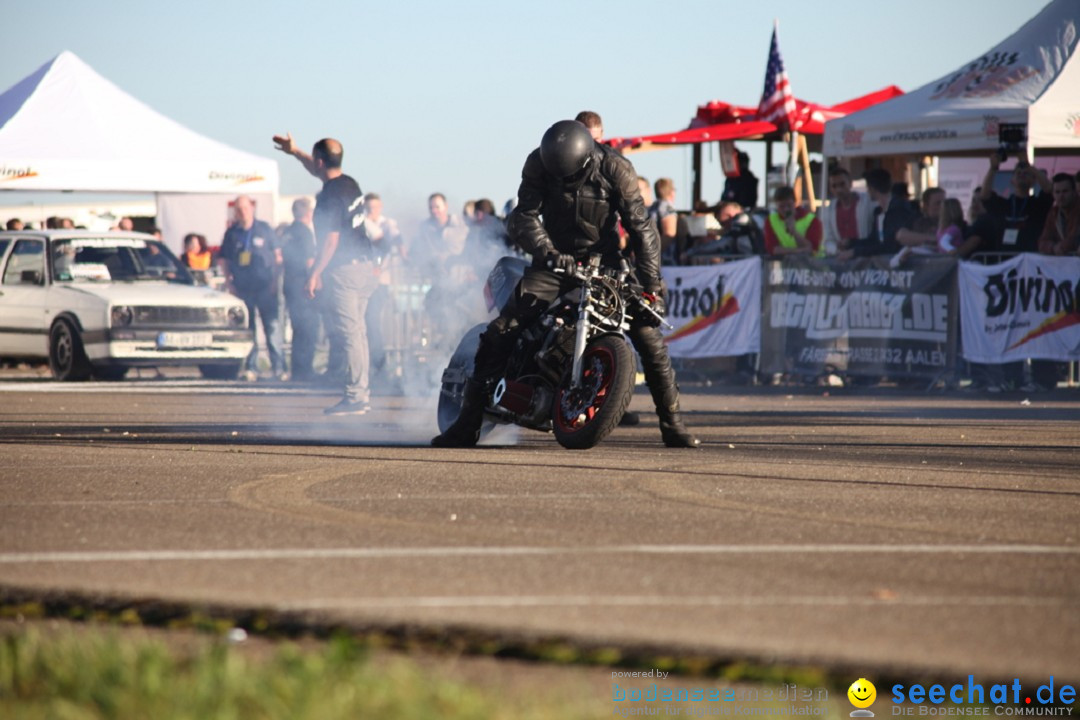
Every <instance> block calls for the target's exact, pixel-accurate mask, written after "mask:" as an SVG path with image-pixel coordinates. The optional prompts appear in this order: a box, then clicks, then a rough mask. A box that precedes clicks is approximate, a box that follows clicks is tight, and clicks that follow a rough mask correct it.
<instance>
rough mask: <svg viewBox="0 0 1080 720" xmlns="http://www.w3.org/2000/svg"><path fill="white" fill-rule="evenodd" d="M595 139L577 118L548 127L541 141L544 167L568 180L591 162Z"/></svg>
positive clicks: (558, 176)
mask: <svg viewBox="0 0 1080 720" xmlns="http://www.w3.org/2000/svg"><path fill="white" fill-rule="evenodd" d="M593 145H595V141H594V140H593V138H592V134H591V133H590V132H589V129H588V128H587V127H585V126H584V125H582V124H581V123H579V122H578V121H576V120H560V121H559V122H557V123H555V124H554V125H552V126H551V127H550V128H548V130H547V132H546V133H544V138H543V140H541V141H540V159H541V160H542V161H543V163H544V169H545V170H547V171H548V172H549V173H551V174H552V175H554V176H555V177H557V178H559V179H561V180H566V179H569V178H572V177H573V176H574V175H575V174H577V173H579V172H581V170H583V169H584V168H585V166H586V165H587V164H588V163H589V157H590V155H591V154H592V150H593Z"/></svg>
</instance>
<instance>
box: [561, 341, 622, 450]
mask: <svg viewBox="0 0 1080 720" xmlns="http://www.w3.org/2000/svg"><path fill="white" fill-rule="evenodd" d="M582 375H583V377H582V386H581V387H580V388H578V389H572V388H571V387H570V373H567V374H566V376H565V377H564V378H563V380H562V382H561V383H559V387H558V388H557V389H556V391H555V399H554V400H553V401H552V403H551V420H552V423H551V425H552V430H553V431H554V433H555V439H556V440H558V441H559V444H560V445H562V446H563V447H564V448H567V449H568V450H588V449H589V448H591V447H595V446H596V445H597V444H599V443H600V441H601V440H603V439H604V438H606V437H607V436H608V435H609V434H610V433H611V431H612V430H614V429H615V427H616V426H617V425H618V424H619V420H621V419H622V416H623V414H624V413H625V412H626V408H627V406H629V404H630V398H631V396H632V395H633V393H634V355H633V353H632V352H631V351H630V347H629V346H628V345H627V343H626V341H625V340H623V339H622V338H621V337H616V336H614V335H604V336H603V337H600V338H597V339H595V340H593V341H592V342H590V343H589V344H588V345H586V346H585V354H584V355H583V356H582Z"/></svg>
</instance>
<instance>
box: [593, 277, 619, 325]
mask: <svg viewBox="0 0 1080 720" xmlns="http://www.w3.org/2000/svg"><path fill="white" fill-rule="evenodd" d="M591 292H592V301H593V302H592V305H593V316H594V317H595V318H596V319H598V320H602V321H608V322H611V323H614V324H616V325H621V324H622V319H623V313H624V310H625V307H626V303H625V302H624V301H623V298H622V295H621V294H620V293H619V286H618V284H617V283H616V282H615V281H614V280H612V279H611V278H605V277H599V278H596V280H595V281H594V282H593V285H592V288H591Z"/></svg>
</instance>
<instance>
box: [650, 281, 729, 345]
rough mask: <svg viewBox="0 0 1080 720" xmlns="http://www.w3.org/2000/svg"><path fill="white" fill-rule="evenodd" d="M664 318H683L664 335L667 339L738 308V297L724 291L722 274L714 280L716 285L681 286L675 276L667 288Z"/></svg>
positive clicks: (684, 334)
mask: <svg viewBox="0 0 1080 720" xmlns="http://www.w3.org/2000/svg"><path fill="white" fill-rule="evenodd" d="M668 297H669V303H668V312H669V316H668V319H669V321H670V320H675V321H686V320H689V322H684V324H683V325H679V326H677V329H676V330H675V332H673V333H671V334H670V335H667V336H665V337H664V342H667V343H671V342H675V341H676V340H680V339H682V338H684V337H687V336H688V335H693V334H694V333H698V332H701V331H702V330H704V329H705V328H707V327H710V326H711V325H715V324H716V323H718V322H720V321H721V320H723V319H724V318H726V317H731V316H732V315H734V314H735V313H737V312H739V301H738V299H737V298H736V297H735V296H734V295H733V294H731V293H726V294H725V293H724V276H723V275H721V276H720V277H719V278H717V280H716V287H715V289H714V288H710V287H706V288H696V287H687V288H684V287H683V286H682V278H677V279H676V280H675V287H674V288H671V289H669V290H668ZM673 324H674V323H673Z"/></svg>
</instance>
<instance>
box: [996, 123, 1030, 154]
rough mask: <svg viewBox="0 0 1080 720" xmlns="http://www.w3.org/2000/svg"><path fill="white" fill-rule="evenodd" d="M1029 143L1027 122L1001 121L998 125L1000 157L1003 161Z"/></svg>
mask: <svg viewBox="0 0 1080 720" xmlns="http://www.w3.org/2000/svg"><path fill="white" fill-rule="evenodd" d="M1026 144H1027V124H1026V123H1001V124H999V125H998V157H999V158H1001V161H1002V162H1005V160H1006V159H1007V158H1008V157H1009V155H1010V154H1013V155H1015V154H1016V153H1018V152H1020V149H1021V148H1023V147H1024V146H1025V145H1026Z"/></svg>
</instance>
